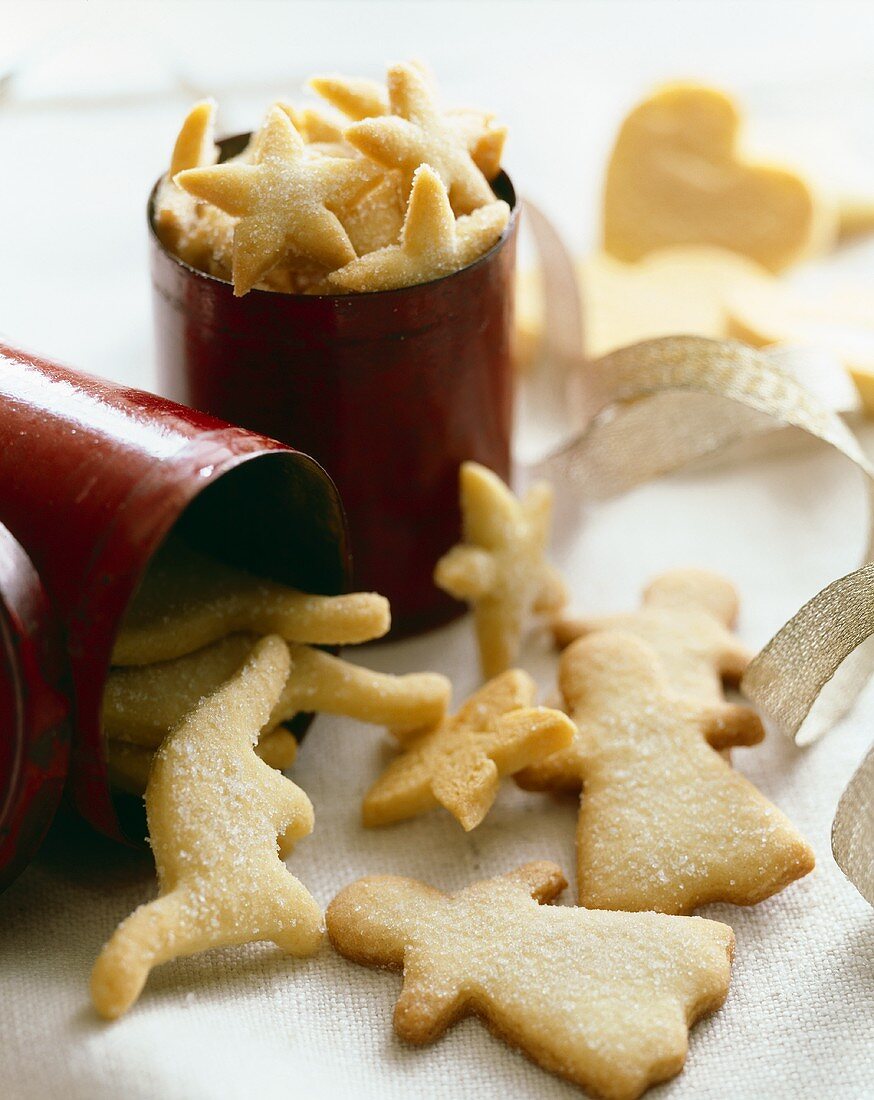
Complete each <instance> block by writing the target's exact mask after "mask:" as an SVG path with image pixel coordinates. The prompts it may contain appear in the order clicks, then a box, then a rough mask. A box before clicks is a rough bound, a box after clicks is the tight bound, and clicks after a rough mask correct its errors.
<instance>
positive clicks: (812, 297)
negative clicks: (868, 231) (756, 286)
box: [727, 283, 874, 413]
mask: <svg viewBox="0 0 874 1100" xmlns="http://www.w3.org/2000/svg"><path fill="white" fill-rule="evenodd" d="M727 313H728V335H729V336H730V337H732V338H733V339H736V340H743V341H744V342H745V343H747V344H752V345H753V347H757V348H761V347H767V346H768V345H771V344H797V345H799V346H801V347H808V348H816V349H819V350H821V351H824V352H825V353H826V354H828V355H831V356H833V357H834V358H835V359H837V360H838V361H839V362H840V363H842V364H843V366H844V367H845V368H846V370H847V371H848V372H849V374H850V376H851V378H852V379H853V381H854V382H855V384H856V389H857V390H858V391H859V397H860V398H861V401H862V404H863V406H864V408H865V409H866V411H867V412H868V413H874V293H872V290H871V287H870V286H867V287H866V286H862V285H844V286H836V287H832V288H818V289H817V290H816V291H815V292H813V291H812V290H802V289H800V288H798V287H792V286H782V285H781V284H780V283H774V284H773V285H771V286H766V287H763V288H762V290H761V293H758V294H754V293H750V290H749V289H748V288H744V287H736V288H735V289H734V290H733V291H732V293H731V295H730V296H729V298H728V302H727Z"/></svg>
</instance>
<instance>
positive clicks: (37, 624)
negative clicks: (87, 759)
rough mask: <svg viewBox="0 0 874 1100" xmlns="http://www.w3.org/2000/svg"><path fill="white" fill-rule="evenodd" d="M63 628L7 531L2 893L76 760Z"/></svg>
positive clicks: (44, 825) (0, 751)
mask: <svg viewBox="0 0 874 1100" xmlns="http://www.w3.org/2000/svg"><path fill="white" fill-rule="evenodd" d="M66 675H67V669H66V661H65V659H64V654H63V647H62V639H61V632H60V624H59V622H58V619H57V616H56V615H55V614H54V611H53V609H52V607H51V605H50V604H49V600H48V597H47V596H46V593H45V590H44V589H43V586H42V584H41V582H40V579H39V577H38V576H37V573H36V570H35V569H34V567H33V564H32V563H31V562H30V560H29V559H28V557H27V555H26V554H25V553H24V551H23V550H22V548H21V546H19V544H18V543H17V542H16V541H15V539H13V537H12V536H11V535H10V534H9V532H8V531H7V530H6V528H5V527H0V890H3V889H4V888H5V887H6V886H8V885H9V883H10V882H11V881H12V880H13V879H14V878H15V877H16V875H18V874H19V872H20V871H21V870H22V869H23V868H24V866H25V865H26V864H27V863H28V861H29V860H30V859H31V857H32V856H33V854H34V853H35V852H36V850H37V848H38V847H39V844H40V842H41V841H42V838H43V837H44V836H45V832H46V830H47V829H48V827H49V824H50V823H51V820H52V818H53V817H54V814H55V810H56V809H57V807H58V803H59V802H60V799H61V793H62V791H63V787H64V782H65V780H66V777H67V764H68V759H69V755H70V721H69V719H70V704H69V684H68V683H67V681H66Z"/></svg>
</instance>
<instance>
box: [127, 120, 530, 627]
mask: <svg viewBox="0 0 874 1100" xmlns="http://www.w3.org/2000/svg"><path fill="white" fill-rule="evenodd" d="M241 140H245V138H242V139H241V138H240V137H237V138H231V139H228V140H227V141H225V142H223V143H222V151H223V155H232V154H234V153H235V152H237V151H238V150H239V148H240V143H241ZM494 188H495V191H496V193H497V194H498V195H499V196H501V197H503V198H505V199H507V201H508V202H510V204H511V206H512V207H513V214H512V217H511V219H510V223H509V226H508V228H507V231H506V232H505V234H504V236H503V237H502V239H501V240H500V241H499V242H498V243H497V244H496V245H495V247H494V248H493V249H491V251H490V252H488V253H487V254H486V255H485V256H483V257H482V258H481V259H480V260H478V261H477V262H476V263H474V264H471V265H470V266H469V267H467V268H464V269H462V270H461V271H458V272H456V273H455V274H452V275H449V276H446V277H445V278H442V279H437V280H435V281H433V282H430V283H425V284H422V285H419V286H412V287H406V288H404V289H401V290H392V291H381V292H375V293H369V294H344V295H293V294H275V293H271V292H269V291H261V290H253V291H251V292H250V293H249V294H247V295H246V296H245V297H243V298H235V297H234V295H233V291H232V288H231V286H230V285H229V284H228V283H226V282H223V281H222V280H220V279H216V278H213V277H212V276H209V275H205V274H203V273H202V272H200V271H196V270H195V269H193V268H191V267H189V266H188V265H187V264H185V263H183V262H182V261H180V260H179V259H178V258H177V257H176V256H174V255H172V254H171V253H169V252H167V251H166V250H165V249H164V248H163V246H162V245H161V243H160V241H159V240H158V238H157V236H156V235H155V233H154V230H152V232H151V234H150V236H151V264H152V282H153V288H154V293H153V302H154V314H155V332H156V341H157V352H158V366H159V385H160V387H161V390H162V392H163V393H166V394H167V395H168V396H170V397H172V398H173V399H175V400H178V401H183V402H185V404H188V405H192V406H194V407H195V408H198V409H203V410H204V411H206V412H209V413H212V414H213V415H215V416H221V417H223V418H225V419H228V420H232V421H233V422H234V423H237V424H242V425H244V426H245V427H247V428H251V429H252V430H254V431H258V432H263V433H265V434H266V435H270V436H273V437H274V438H276V439H283V440H287V441H288V440H294V441H295V443H296V445H298V446H300V447H302V448H303V449H304V450H305V451H307V452H308V453H309V454H312V455H313V456H314V457H315V458H316V459H318V461H319V462H320V463H321V464H322V465H323V466H324V467H325V469H326V470H327V471H328V473H329V474H330V475H331V476H332V477H333V479H334V481H335V482H336V483H337V487H338V489H339V490H340V494H341V496H342V498H343V504H344V507H345V509H346V514H347V517H348V520H349V529H350V536H351V544H352V553H353V576H354V585H355V587H356V588H360V589H374V590H376V591H378V592H381V593H383V594H384V595H385V596H388V598H389V599H390V600H391V605H392V622H393V630H392V635H393V636H395V637H397V636H398V635H400V634H408V633H415V632H418V631H420V630H424V629H427V628H429V627H431V626H434V625H437V624H438V623H440V622H442V621H446V620H447V619H449V618H452V617H453V616H454V615H455V614H457V613H458V612H459V610H460V607H459V605H458V604H457V603H455V602H454V601H452V600H450V599H449V598H448V597H447V596H445V595H444V594H443V593H442V592H440V591H439V590H438V589H437V588H435V586H434V583H433V579H432V576H433V571H434V564H435V562H436V561H437V559H438V558H439V557H440V556H441V555H442V554H443V553H444V552H445V551H446V550H447V549H448V548H449V547H450V546H451V545H452V544H453V543H454V542H456V541H457V539H458V535H459V525H460V516H459V507H458V467H459V465H460V463H461V462H463V461H464V460H465V459H475V460H476V461H478V462H481V463H483V464H484V465H486V466H489V467H491V468H492V469H493V470H495V471H496V472H497V473H498V474H499V475H500V476H501V477H504V478H507V477H508V476H509V473H510V436H511V427H512V402H513V373H512V364H511V356H510V339H511V332H512V321H513V317H512V310H513V289H514V263H515V241H516V230H517V225H518V213H519V210H518V204H517V203H516V196H515V193H514V191H513V186H512V184H511V182H510V180H509V178H508V177H507V176H506V175H504V174H503V173H502V174H501V175H500V176H499V177H498V179H497V180H496V181H495V182H494ZM153 198H154V192H153ZM150 215H151V203H150ZM149 224H150V226H151V225H152V219H151V216H150V219H149Z"/></svg>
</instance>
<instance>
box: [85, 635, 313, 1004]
mask: <svg viewBox="0 0 874 1100" xmlns="http://www.w3.org/2000/svg"><path fill="white" fill-rule="evenodd" d="M289 664H290V661H289V656H288V649H287V647H286V645H285V643H284V642H283V641H282V639H281V638H278V637H275V636H272V637H268V638H265V639H263V641H261V642H259V643H258V645H257V646H256V647H255V649H254V651H253V653H252V656H251V658H250V659H249V660H248V661H247V662H246V664H245V665H244V666H243V668H242V669H241V670H240V672H239V673H238V674H237V675H236V676H235V677H234V678H233V679H232V680H230V681H229V682H228V683H227V684H225V685H224V686H223V687H222V688H221V689H220V690H219V691H217V692H216V693H215V694H214V695H212V696H209V697H208V698H206V699H204V700H203V701H202V702H201V703H200V704H199V705H198V706H197V707H196V708H195V709H194V710H193V711H192V712H191V713H190V714H189V715H188V717H187V718H186V719H185V720H184V721H183V722H182V723H181V724H180V725H179V726H178V727H177V728H176V729H175V730H174V731H173V733H171V735H170V736H169V737H168V738H167V739H166V741H165V742H164V744H163V745H162V746H161V748H160V749H159V751H158V753H157V757H156V760H155V763H154V766H153V767H152V772H151V776H150V779H149V786H148V788H147V790H146V814H147V817H148V822H149V835H150V839H151V845H152V851H153V853H154V856H155V865H156V867H157V869H158V886H159V895H158V897H157V899H156V900H155V901H152V902H149V903H148V904H146V905H141V906H140V907H139V909H136V910H135V911H134V912H133V913H132V914H131V915H130V916H129V917H128V918H127V920H125V921H123V922H122V923H121V924H120V925H119V927H118V928H117V929H116V931H115V934H114V935H113V936H112V939H110V941H109V943H107V944H106V946H105V947H104V948H103V951H102V952H101V954H100V956H99V958H98V959H97V962H96V963H95V965H94V970H93V973H92V975H91V996H92V999H93V1001H94V1005H95V1007H96V1008H97V1010H98V1012H100V1014H101V1015H102V1016H106V1017H108V1018H110V1019H111V1018H114V1017H116V1016H120V1015H122V1013H124V1012H126V1011H127V1010H128V1009H129V1008H130V1007H131V1005H132V1004H133V1003H134V1002H135V1001H136V999H137V997H138V996H139V995H140V992H141V990H142V988H143V985H144V984H145V982H146V979H147V978H148V975H149V971H150V970H151V969H152V967H153V966H157V965H158V964H159V963H162V962H167V960H169V959H174V958H178V957H179V956H180V955H192V954H194V953H195V952H198V951H206V950H208V949H209V948H212V947H221V946H225V945H230V944H242V943H251V942H252V941H255V940H271V941H272V942H274V943H276V944H277V945H278V946H279V947H281V948H282V949H283V950H285V951H287V952H289V954H292V955H308V954H311V953H312V952H313V951H315V950H316V949H317V948H318V946H319V943H320V942H321V938H322V922H321V913H320V911H319V907H318V905H317V904H316V902H315V901H314V900H313V898H312V897H311V896H310V894H309V893H308V892H307V890H306V889H305V888H304V887H303V886H302V885H301V883H300V882H298V880H297V879H296V878H295V877H294V876H293V875H291V874H290V873H289V872H288V870H287V869H286V867H285V864H284V863H283V862H282V858H280V857H285V856H286V855H288V854H289V852H290V851H291V848H292V847H293V845H294V843H295V841H296V840H298V839H299V838H300V837H302V836H306V835H307V834H308V833H310V832H312V828H313V808H312V805H311V804H310V800H309V799H308V798H307V796H306V795H305V794H304V793H303V791H302V790H301V789H300V788H299V787H297V786H295V784H294V783H292V782H291V780H290V779H286V778H285V777H284V776H283V775H281V774H280V773H279V772H277V771H274V770H273V768H270V767H269V766H268V765H267V764H265V763H264V762H263V761H262V760H260V759H259V758H258V757H257V756H256V755H255V753H254V752H253V751H252V750H253V746H254V744H255V741H256V739H257V737H258V731H259V730H260V729H261V727H262V726H263V725H264V723H265V722H266V721H267V719H268V718H269V716H270V712H271V710H272V709H273V707H274V706H275V705H276V701H277V700H278V699H279V696H280V694H281V692H282V689H283V686H284V685H285V682H286V680H287V679H288V671H289Z"/></svg>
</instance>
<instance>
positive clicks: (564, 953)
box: [326, 862, 734, 1100]
mask: <svg viewBox="0 0 874 1100" xmlns="http://www.w3.org/2000/svg"><path fill="white" fill-rule="evenodd" d="M565 885H566V883H565V880H564V876H563V875H562V873H561V870H560V869H559V868H558V867H557V866H556V865H555V864H553V863H546V862H542V863H529V864H526V865H525V866H523V867H519V868H518V869H517V870H515V871H512V872H511V873H510V874H507V875H503V876H501V877H498V878H493V879H488V880H486V881H483V882H477V883H474V884H473V885H472V886H468V887H467V888H466V889H464V890H462V891H460V892H459V893H457V894H452V895H446V894H442V893H440V892H439V891H438V890H434V889H432V888H431V887H430V886H426V885H425V884H424V883H422V882H417V881H416V880H414V879H407V878H396V877H394V876H389V875H385V876H378V877H373V878H365V879H361V880H359V881H358V882H355V883H353V884H352V885H351V886H347V887H346V889H345V890H343V891H341V893H340V894H339V895H338V896H337V897H336V898H335V899H334V900H333V902H331V905H330V906H329V908H328V912H327V914H326V920H327V926H328V935H329V936H330V939H331V943H332V944H333V945H334V947H335V948H336V949H337V950H338V951H339V952H340V953H341V954H342V955H344V956H345V957H346V958H348V959H351V960H353V961H354V962H357V963H361V964H362V965H365V966H377V967H390V968H392V969H395V970H402V971H403V975H404V984H403V989H402V990H401V994H400V996H399V998H398V1002H397V1006H396V1008H395V1014H394V1026H395V1031H396V1032H397V1034H398V1035H399V1036H400V1037H401V1038H402V1039H405V1040H406V1041H407V1042H410V1043H429V1042H432V1041H433V1040H434V1039H437V1038H439V1037H440V1035H442V1034H443V1032H444V1031H445V1030H446V1029H447V1028H449V1027H451V1025H452V1024H454V1023H455V1022H456V1021H457V1020H460V1019H462V1018H463V1017H465V1016H470V1015H476V1016H479V1017H480V1018H481V1019H482V1020H483V1021H484V1022H485V1023H486V1025H487V1026H488V1027H489V1028H490V1029H491V1030H492V1031H493V1032H495V1034H497V1035H498V1036H500V1037H501V1038H503V1039H505V1040H507V1041H508V1042H509V1043H512V1044H513V1045H514V1046H517V1047H519V1048H520V1049H521V1050H523V1051H524V1052H525V1053H526V1054H527V1055H528V1056H529V1057H530V1058H531V1059H532V1060H533V1061H535V1062H537V1063H538V1064H539V1065H541V1066H542V1067H543V1068H544V1069H548V1070H551V1071H552V1072H553V1073H557V1074H559V1075H560V1076H562V1077H566V1078H567V1079H568V1080H570V1081H573V1082H575V1083H576V1084H578V1085H581V1086H582V1087H583V1088H585V1089H587V1090H588V1091H589V1092H590V1093H591V1094H592V1095H593V1096H598V1097H604V1098H609V1100H634V1098H635V1097H637V1096H640V1094H641V1093H642V1092H644V1091H645V1090H646V1089H647V1087H648V1086H649V1085H652V1084H655V1083H656V1082H658V1081H664V1080H666V1079H667V1078H669V1077H673V1076H674V1075H675V1074H677V1073H679V1072H680V1070H681V1069H682V1068H683V1063H684V1061H685V1058H686V1050H687V1046H688V1036H689V1027H690V1026H691V1025H692V1024H693V1023H694V1022H695V1021H696V1020H697V1019H699V1017H701V1016H703V1015H704V1014H705V1013H708V1012H712V1011H714V1010H715V1009H717V1008H719V1007H720V1005H721V1004H722V1003H723V1001H724V1000H725V997H726V994H727V993H728V984H729V979H730V967H731V956H732V951H733V947H734V935H733V934H732V931H731V929H730V928H728V927H727V926H726V925H724V924H719V923H717V922H716V921H711V920H703V919H702V918H700V917H672V916H666V915H664V914H661V913H605V912H593V911H592V910H589V909H572V908H567V907H565V906H553V905H546V904H544V903H546V902H549V901H552V900H553V898H555V897H557V896H558V894H560V893H561V891H562V890H563V889H564V887H565Z"/></svg>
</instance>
